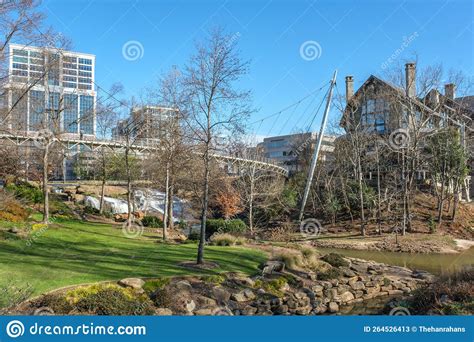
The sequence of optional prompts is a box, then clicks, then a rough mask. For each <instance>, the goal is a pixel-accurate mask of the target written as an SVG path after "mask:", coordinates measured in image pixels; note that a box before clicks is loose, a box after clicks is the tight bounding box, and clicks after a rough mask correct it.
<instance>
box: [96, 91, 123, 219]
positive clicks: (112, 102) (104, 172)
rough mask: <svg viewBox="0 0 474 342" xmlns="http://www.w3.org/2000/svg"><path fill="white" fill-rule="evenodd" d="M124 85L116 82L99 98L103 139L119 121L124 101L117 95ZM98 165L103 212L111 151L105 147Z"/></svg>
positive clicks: (99, 133) (100, 209) (100, 154)
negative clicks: (116, 97)
mask: <svg viewBox="0 0 474 342" xmlns="http://www.w3.org/2000/svg"><path fill="white" fill-rule="evenodd" d="M122 89H123V87H122V85H120V84H114V85H113V86H112V87H111V89H110V91H109V92H107V93H106V94H105V95H104V98H103V99H98V100H97V108H96V124H97V134H98V135H99V138H101V139H109V138H110V136H111V134H112V128H113V127H114V126H115V125H116V123H117V116H118V113H117V111H118V110H119V109H120V108H121V107H122V105H123V104H122V102H120V101H117V100H116V99H115V96H116V95H117V94H118V93H120V92H121V91H122ZM96 160H97V162H98V163H96V165H97V166H98V168H99V170H98V171H99V174H100V178H101V190H100V206H99V212H100V213H101V214H102V212H103V210H104V197H105V185H106V183H107V179H108V169H109V153H108V150H107V149H106V148H105V147H102V148H101V149H100V150H99V156H98V158H97V159H96Z"/></svg>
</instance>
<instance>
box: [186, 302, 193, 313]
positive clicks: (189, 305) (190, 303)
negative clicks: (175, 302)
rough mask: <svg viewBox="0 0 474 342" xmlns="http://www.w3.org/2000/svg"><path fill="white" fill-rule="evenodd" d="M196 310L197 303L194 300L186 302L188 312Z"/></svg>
mask: <svg viewBox="0 0 474 342" xmlns="http://www.w3.org/2000/svg"><path fill="white" fill-rule="evenodd" d="M195 308H196V303H195V302H194V300H192V299H191V300H188V301H187V302H186V305H185V309H186V311H187V312H189V313H192V312H193V311H194V309H195Z"/></svg>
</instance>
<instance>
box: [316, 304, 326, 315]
mask: <svg viewBox="0 0 474 342" xmlns="http://www.w3.org/2000/svg"><path fill="white" fill-rule="evenodd" d="M327 310H328V307H327V306H326V305H324V304H320V305H318V306H317V307H316V308H314V310H313V312H314V313H315V314H316V315H317V314H323V313H325V312H326V311H327Z"/></svg>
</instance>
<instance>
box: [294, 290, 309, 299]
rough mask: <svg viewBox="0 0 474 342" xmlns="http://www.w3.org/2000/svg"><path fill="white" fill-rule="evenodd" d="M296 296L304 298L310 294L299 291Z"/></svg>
mask: <svg viewBox="0 0 474 342" xmlns="http://www.w3.org/2000/svg"><path fill="white" fill-rule="evenodd" d="M295 297H296V298H297V299H302V298H307V297H308V296H307V295H306V293H304V292H301V291H299V292H296V293H295Z"/></svg>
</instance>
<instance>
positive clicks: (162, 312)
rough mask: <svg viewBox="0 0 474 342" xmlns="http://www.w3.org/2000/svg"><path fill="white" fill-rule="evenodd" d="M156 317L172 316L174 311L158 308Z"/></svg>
mask: <svg viewBox="0 0 474 342" xmlns="http://www.w3.org/2000/svg"><path fill="white" fill-rule="evenodd" d="M155 315H156V316H172V315H173V311H171V310H170V309H167V308H157V309H156V310H155Z"/></svg>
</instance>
